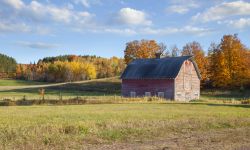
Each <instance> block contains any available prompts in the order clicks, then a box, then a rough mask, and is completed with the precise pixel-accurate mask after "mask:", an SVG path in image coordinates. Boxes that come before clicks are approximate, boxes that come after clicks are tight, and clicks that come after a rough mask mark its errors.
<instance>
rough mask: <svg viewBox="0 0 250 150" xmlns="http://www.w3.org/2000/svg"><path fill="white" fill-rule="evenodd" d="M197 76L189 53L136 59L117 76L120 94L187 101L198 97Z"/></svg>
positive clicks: (198, 81)
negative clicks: (119, 76) (119, 80)
mask: <svg viewBox="0 0 250 150" xmlns="http://www.w3.org/2000/svg"><path fill="white" fill-rule="evenodd" d="M200 78H201V76H200V73H199V70H198V67H197V65H196V63H195V62H194V60H193V58H192V56H181V57H165V58H153V59H136V60H134V61H133V62H131V63H130V64H129V65H128V66H127V68H126V69H125V71H124V72H123V74H122V76H121V79H122V95H123V96H124V97H143V96H159V97H164V98H166V99H169V100H176V101H190V100H192V99H199V97H200Z"/></svg>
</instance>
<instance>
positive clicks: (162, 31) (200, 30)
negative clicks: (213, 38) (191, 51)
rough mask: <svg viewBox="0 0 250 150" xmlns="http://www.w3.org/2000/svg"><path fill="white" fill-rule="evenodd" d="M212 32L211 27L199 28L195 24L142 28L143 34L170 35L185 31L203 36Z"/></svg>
mask: <svg viewBox="0 0 250 150" xmlns="http://www.w3.org/2000/svg"><path fill="white" fill-rule="evenodd" d="M211 32H212V30H211V29H207V28H199V27H193V26H184V27H181V28H176V27H166V28H160V29H153V28H144V29H141V30H140V33H141V34H150V35H169V34H178V33H185V34H192V35H197V36H203V35H206V34H209V33H211Z"/></svg>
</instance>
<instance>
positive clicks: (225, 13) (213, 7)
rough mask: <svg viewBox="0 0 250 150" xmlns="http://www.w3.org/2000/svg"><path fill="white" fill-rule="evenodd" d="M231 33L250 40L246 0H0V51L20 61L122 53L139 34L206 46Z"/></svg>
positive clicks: (246, 41)
mask: <svg viewBox="0 0 250 150" xmlns="http://www.w3.org/2000/svg"><path fill="white" fill-rule="evenodd" d="M234 33H237V34H238V36H239V38H240V39H241V40H242V42H243V43H244V44H245V45H246V46H247V47H249V46H250V1H249V0H241V1H235V0H234V1H232V0H209V1H200V0H136V1H135V0H39V1H35V0H33V1H31V0H0V53H3V54H6V55H9V56H12V57H14V58H16V60H17V61H18V62H19V63H29V62H34V61H37V60H38V59H40V58H43V57H46V56H57V55H63V54H77V55H87V54H89V55H97V56H102V57H111V56H118V57H123V51H124V48H125V44H126V42H129V41H132V40H140V39H154V40H156V41H157V42H164V43H165V44H166V45H167V47H172V46H173V45H174V44H176V45H177V47H178V48H180V49H181V48H182V47H183V46H184V44H186V43H188V42H192V41H194V40H195V41H198V42H199V43H200V44H201V45H202V47H203V48H204V50H207V49H208V47H209V45H210V43H211V42H216V43H219V42H220V39H221V38H222V36H223V35H224V34H234Z"/></svg>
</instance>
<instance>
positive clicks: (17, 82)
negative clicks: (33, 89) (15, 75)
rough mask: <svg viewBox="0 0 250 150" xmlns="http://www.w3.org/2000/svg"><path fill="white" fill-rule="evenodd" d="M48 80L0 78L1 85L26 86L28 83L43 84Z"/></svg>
mask: <svg viewBox="0 0 250 150" xmlns="http://www.w3.org/2000/svg"><path fill="white" fill-rule="evenodd" d="M41 84H46V82H34V81H25V80H0V86H26V85H41Z"/></svg>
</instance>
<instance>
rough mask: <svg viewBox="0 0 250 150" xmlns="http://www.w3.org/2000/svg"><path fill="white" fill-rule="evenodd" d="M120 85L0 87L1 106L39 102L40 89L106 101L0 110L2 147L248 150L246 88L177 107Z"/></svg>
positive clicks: (55, 94) (210, 93) (113, 81)
mask: <svg viewBox="0 0 250 150" xmlns="http://www.w3.org/2000/svg"><path fill="white" fill-rule="evenodd" d="M31 84H32V83H31ZM120 87H121V85H120V80H119V79H117V78H111V79H101V80H94V81H83V82H77V83H59V84H40V85H36V84H32V85H30V83H27V84H25V83H24V84H22V86H20V85H15V84H14V85H12V86H10V85H5V86H0V101H6V99H10V100H12V101H15V100H18V99H22V98H23V96H24V95H25V98H26V99H27V100H29V99H31V100H32V99H37V100H39V99H41V96H40V95H39V92H38V90H39V89H41V88H44V89H45V93H46V94H45V99H54V100H58V98H59V95H62V96H63V100H66V99H69V98H75V97H80V99H84V100H85V99H86V100H89V101H93V100H98V101H95V102H98V103H99V102H100V103H101V102H105V103H106V102H107V103H106V104H95V105H94V104H85V105H67V106H63V105H62V106H53V105H47V104H46V105H34V106H0V149H250V144H249V143H250V139H249V136H250V105H242V104H238V103H237V102H239V101H240V100H241V99H247V98H249V91H245V92H242V93H240V92H237V91H233V92H230V91H204V92H203V93H202V94H203V95H202V97H201V100H199V101H194V102H191V103H175V102H170V101H164V100H161V99H149V98H140V99H123V98H121V97H120V96H119V94H120ZM225 101H227V102H225ZM234 101H235V102H234ZM228 102H231V103H228ZM111 103H113V104H111Z"/></svg>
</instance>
